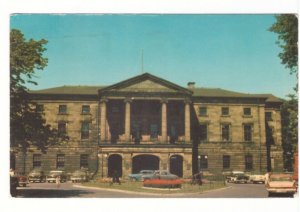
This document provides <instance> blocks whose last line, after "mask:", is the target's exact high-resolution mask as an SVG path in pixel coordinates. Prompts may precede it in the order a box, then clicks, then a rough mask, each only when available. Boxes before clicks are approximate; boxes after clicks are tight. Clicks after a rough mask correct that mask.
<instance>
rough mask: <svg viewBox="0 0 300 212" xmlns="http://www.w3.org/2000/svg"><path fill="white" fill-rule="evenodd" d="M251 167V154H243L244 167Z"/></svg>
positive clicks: (248, 168)
mask: <svg viewBox="0 0 300 212" xmlns="http://www.w3.org/2000/svg"><path fill="white" fill-rule="evenodd" d="M252 168H253V158H252V155H246V156H245V169H246V170H251V169H252Z"/></svg>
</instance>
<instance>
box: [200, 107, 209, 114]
mask: <svg viewBox="0 0 300 212" xmlns="http://www.w3.org/2000/svg"><path fill="white" fill-rule="evenodd" d="M199 114H200V116H207V108H206V107H200V108H199Z"/></svg>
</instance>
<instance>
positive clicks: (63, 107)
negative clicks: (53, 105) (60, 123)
mask: <svg viewBox="0 0 300 212" xmlns="http://www.w3.org/2000/svg"><path fill="white" fill-rule="evenodd" d="M58 113H59V114H66V113H67V105H59V106H58Z"/></svg>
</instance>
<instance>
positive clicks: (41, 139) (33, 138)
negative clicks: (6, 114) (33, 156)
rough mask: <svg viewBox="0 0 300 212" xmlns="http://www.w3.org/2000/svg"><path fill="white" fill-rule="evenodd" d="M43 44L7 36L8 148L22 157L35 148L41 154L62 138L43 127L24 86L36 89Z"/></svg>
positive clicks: (16, 33)
mask: <svg viewBox="0 0 300 212" xmlns="http://www.w3.org/2000/svg"><path fill="white" fill-rule="evenodd" d="M46 44H47V41H46V40H44V39H42V40H39V41H35V40H33V39H30V40H28V41H27V40H25V38H24V35H23V34H22V33H21V31H19V30H16V29H12V30H11V32H10V146H11V148H17V149H18V150H21V151H22V152H23V153H26V151H27V149H28V147H30V146H35V147H37V149H39V150H41V151H42V152H45V151H46V149H47V148H48V147H49V146H50V145H52V144H56V143H58V142H59V141H60V140H61V139H65V137H63V136H60V135H59V134H58V132H57V130H56V129H52V128H51V126H50V125H48V124H46V122H45V120H44V119H43V117H42V115H41V113H39V112H37V111H36V107H35V106H36V104H35V103H32V102H31V101H30V95H29V93H28V88H27V87H26V84H34V85H37V83H36V82H35V81H33V78H34V77H35V75H34V74H35V72H36V70H43V69H44V68H45V67H46V65H47V62H48V59H47V58H45V57H43V53H44V51H45V50H46V48H45V45H46Z"/></svg>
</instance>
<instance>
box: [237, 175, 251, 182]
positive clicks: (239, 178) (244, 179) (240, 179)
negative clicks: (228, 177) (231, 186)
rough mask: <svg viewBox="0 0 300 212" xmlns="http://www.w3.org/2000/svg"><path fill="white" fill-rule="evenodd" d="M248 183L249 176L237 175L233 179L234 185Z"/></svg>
mask: <svg viewBox="0 0 300 212" xmlns="http://www.w3.org/2000/svg"><path fill="white" fill-rule="evenodd" d="M248 182H249V176H247V175H243V174H241V175H237V176H236V178H235V179H234V183H248Z"/></svg>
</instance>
